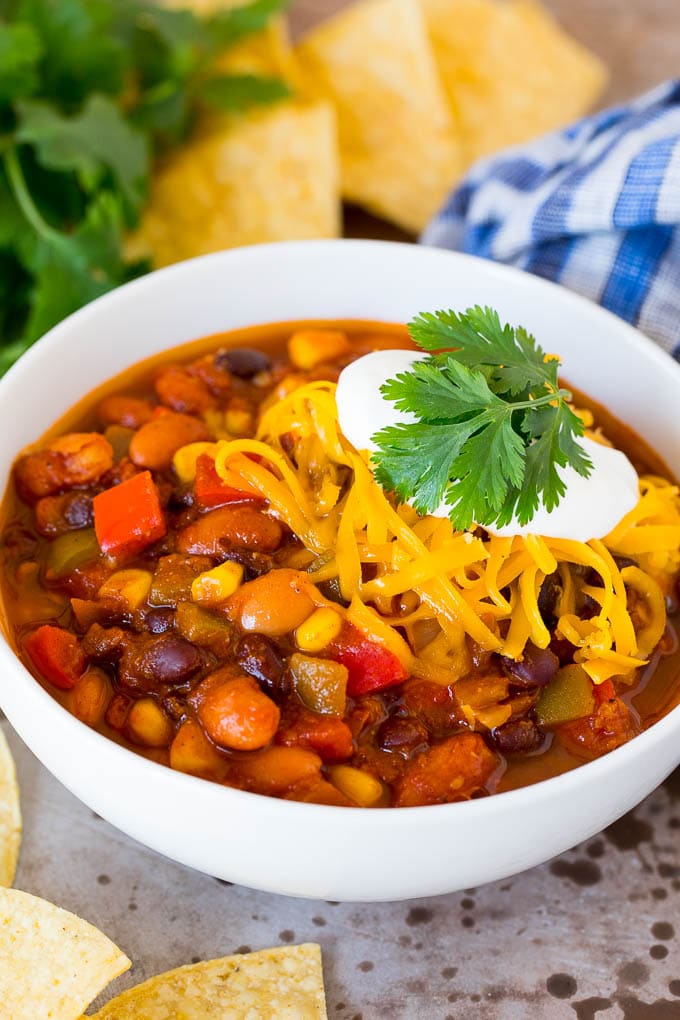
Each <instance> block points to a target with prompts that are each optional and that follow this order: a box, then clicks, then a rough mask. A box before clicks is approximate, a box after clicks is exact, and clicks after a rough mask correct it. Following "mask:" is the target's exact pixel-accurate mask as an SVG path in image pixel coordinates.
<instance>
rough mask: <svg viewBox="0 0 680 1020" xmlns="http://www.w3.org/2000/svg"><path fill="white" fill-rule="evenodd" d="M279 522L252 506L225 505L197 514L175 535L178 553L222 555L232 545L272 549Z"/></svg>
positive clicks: (278, 534)
mask: <svg viewBox="0 0 680 1020" xmlns="http://www.w3.org/2000/svg"><path fill="white" fill-rule="evenodd" d="M281 535H282V531H281V525H280V524H279V522H278V521H275V520H274V519H273V517H268V516H267V515H266V514H264V513H262V512H261V511H260V510H256V509H255V508H254V507H252V506H245V505H239V506H225V507H221V508H220V509H219V510H211V511H210V513H207V514H203V515H202V516H201V517H198V518H197V519H196V520H195V521H194V523H193V524H190V525H189V526H188V527H187V528H185V529H184V530H183V531H181V532H180V533H179V535H178V538H177V547H178V549H179V550H180V552H185V553H192V554H203V555H206V556H223V557H224V556H225V553H226V551H227V550H229V548H230V547H233V546H243V547H245V548H246V549H256V550H258V551H264V552H272V551H273V550H274V549H276V548H277V546H278V545H279V543H280V541H281Z"/></svg>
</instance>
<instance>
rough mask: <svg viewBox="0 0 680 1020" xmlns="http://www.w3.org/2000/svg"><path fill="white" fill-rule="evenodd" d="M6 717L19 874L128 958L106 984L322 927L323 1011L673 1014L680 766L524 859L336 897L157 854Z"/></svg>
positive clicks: (605, 1016)
mask: <svg viewBox="0 0 680 1020" xmlns="http://www.w3.org/2000/svg"><path fill="white" fill-rule="evenodd" d="M3 726H4V727H5V728H6V732H7V735H8V739H9V741H10V745H11V747H12V750H13V752H14V754H15V757H16V761H17V769H18V774H19V782H20V785H21V791H22V798H21V799H22V809H23V813H24V841H23V846H22V854H21V860H20V866H19V872H18V874H17V879H16V885H17V886H18V888H21V889H26V890H28V891H30V892H32V893H35V894H37V895H39V896H43V897H46V898H47V899H50V900H52V901H53V902H55V903H58V904H60V905H61V906H63V907H66V908H67V909H69V910H72V911H74V912H75V913H77V914H80V915H81V916H83V917H85V918H87V920H89V921H91V922H92V923H93V924H96V925H97V926H98V927H100V928H102V929H103V930H104V931H105V932H106V933H107V934H108V935H109V936H110V937H111V938H112V939H114V941H115V942H117V944H118V945H119V946H120V947H121V948H122V949H123V950H124V951H125V952H126V953H127V954H128V956H129V957H130V958H131V959H132V960H133V961H134V967H133V969H132V970H131V971H130V972H129V973H128V974H126V975H124V976H123V977H121V978H119V979H118V980H117V981H116V982H115V983H114V985H112V986H111V989H110V992H111V994H113V993H114V992H116V991H122V990H123V989H124V988H127V987H129V986H131V985H133V984H135V983H137V982H139V981H143V980H144V979H146V978H147V977H150V976H151V975H152V974H155V973H158V972H159V971H162V970H166V969H168V968H170V967H175V966H178V965H179V964H183V963H189V962H191V961H195V960H199V959H209V958H211V957H215V956H221V955H223V954H226V953H233V952H238V951H239V950H240V951H247V950H248V949H260V948H263V947H265V946H271V945H279V944H281V943H286V942H304V941H317V942H319V943H320V944H321V947H322V951H323V960H324V972H325V977H326V989H327V997H328V1015H329V1017H330V1018H331V1020H360V1018H361V1020H377V1018H380V1017H390V1018H393V1020H412V1018H413V1020H415V1018H416V1017H418V1018H427V1020H430V1018H432V1020H446V1018H449V1020H451V1018H453V1020H477V1018H480V1020H525V1018H532V1020H533V1018H540V1020H543V1018H544V1020H553V1018H554V1020H562V1018H564V1020H614V1018H621V1020H676V1018H678V1020H680V945H679V943H678V939H677V937H676V935H675V929H676V928H678V929H680V917H679V916H678V909H679V907H680V841H679V838H678V837H679V833H680V770H678V771H677V772H676V773H675V774H674V776H673V777H671V779H670V780H668V781H667V782H666V783H665V784H664V786H662V787H661V788H660V789H659V790H657V791H656V792H655V793H654V794H652V795H651V796H650V797H649V798H648V799H647V800H646V801H645V802H644V803H643V804H642V805H640V807H639V808H638V809H637V810H636V811H635V812H634V813H633V814H630V815H627V816H625V818H624V819H622V820H621V821H619V822H617V823H616V824H615V825H614V826H612V827H610V829H609V830H607V831H606V832H605V833H604V834H603V835H601V836H598V837H596V838H594V839H591V840H590V841H589V842H588V843H586V844H584V845H582V846H579V847H576V848H575V849H574V850H572V851H570V852H568V853H566V854H564V855H562V857H559V858H557V859H556V860H555V861H552V862H551V863H549V864H545V865H543V866H542V867H540V868H535V869H533V870H532V871H529V872H526V873H524V874H523V875H519V876H516V877H514V878H511V879H508V880H506V881H504V882H499V883H496V884H494V885H489V886H484V887H482V888H479V889H469V890H466V891H465V892H462V893H455V894H452V895H449V896H441V897H436V898H432V899H428V900H415V901H412V902H409V903H381V904H374V905H371V904H361V905H358V904H337V903H328V902H324V901H312V900H295V899H288V898H285V897H280V896H272V895H270V894H267V893H259V892H254V891H252V890H250V889H244V888H239V887H237V886H230V885H227V884H225V883H222V882H218V881H217V880H215V879H213V878H209V877H207V876H205V875H200V874H198V873H197V872H194V871H191V870H190V869H188V868H184V867H182V866H180V865H178V864H174V863H172V862H171V861H167V860H165V859H164V858H162V857H159V856H158V855H157V854H154V853H152V852H151V851H150V850H147V849H145V848H144V847H142V846H140V845H139V844H137V843H135V842H133V841H132V840H130V839H127V838H126V837H125V836H123V835H122V834H121V833H119V832H118V831H117V830H115V829H114V828H112V827H111V826H110V825H108V824H107V823H106V822H105V821H103V820H102V819H100V818H99V817H98V816H95V815H94V814H93V812H92V811H90V810H89V809H88V808H86V807H84V806H83V805H82V804H80V803H79V802H78V801H77V800H76V799H75V798H74V797H72V796H71V794H69V793H68V792H67V791H66V790H65V789H64V788H63V787H62V786H60V784H59V783H57V782H56V780H54V779H53V778H52V777H51V776H50V775H49V774H48V773H47V772H46V771H45V769H43V768H42V766H41V765H40V764H39V763H38V762H37V761H36V759H35V758H34V757H33V755H32V754H31V753H30V751H28V750H27V749H26V747H25V746H24V745H23V744H22V743H21V741H20V740H19V739H18V737H16V735H15V734H14V733H13V732H12V731H11V730H10V728H9V726H8V725H7V724H6V723H3ZM178 824H181V819H178ZM262 838H263V839H266V838H267V834H266V833H263V834H262ZM1 1015H2V1010H1V1006H0V1016H1ZM36 1020H41V1018H36ZM140 1020H143V1018H140Z"/></svg>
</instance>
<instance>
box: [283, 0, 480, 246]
mask: <svg viewBox="0 0 680 1020" xmlns="http://www.w3.org/2000/svg"><path fill="white" fill-rule="evenodd" d="M295 53H296V56H297V58H298V63H299V66H300V74H301V80H302V82H303V86H304V89H305V91H306V92H307V93H308V94H309V95H312V96H316V97H319V98H327V99H330V100H331V101H332V102H333V104H334V106H335V109H336V113H337V117H338V131H339V138H340V159H341V168H342V190H343V194H344V196H345V198H347V199H349V200H350V201H352V202H357V203H358V204H359V205H363V206H366V207H367V208H368V209H370V210H371V211H372V212H375V213H377V214H378V215H380V216H384V217H386V218H387V219H389V220H392V221H393V222H394V223H397V224H399V225H400V226H402V227H405V228H406V229H407V230H411V231H413V232H416V231H419V230H420V229H421V228H422V227H423V226H424V225H425V224H426V223H427V221H428V220H429V219H430V217H431V216H432V215H433V214H434V213H435V212H436V211H437V209H438V208H439V206H440V205H441V203H442V202H443V200H444V198H445V197H446V195H447V194H448V192H449V190H450V189H451V187H452V185H453V184H454V183H455V181H456V178H457V177H458V175H459V172H460V169H461V156H460V147H459V144H458V140H457V137H456V129H455V125H454V123H453V118H452V116H451V113H450V111H449V109H448V104H447V101H446V96H445V93H444V90H443V87H442V84H441V82H440V79H439V76H438V73H437V69H436V67H435V63H434V59H433V56H432V51H431V48H430V44H429V41H428V37H427V32H426V28H425V23H424V19H423V16H422V12H421V10H420V8H419V6H418V4H417V2H416V0H360V2H359V3H356V4H353V5H352V6H351V7H349V8H347V10H344V11H341V12H340V13H339V14H337V15H336V16H335V17H333V18H331V19H329V20H328V21H326V22H324V23H323V24H322V25H320V26H319V27H318V28H314V29H313V30H312V31H311V32H309V33H308V35H306V36H305V37H304V39H303V40H302V41H301V43H300V44H299V45H298V47H297V48H296V51H295Z"/></svg>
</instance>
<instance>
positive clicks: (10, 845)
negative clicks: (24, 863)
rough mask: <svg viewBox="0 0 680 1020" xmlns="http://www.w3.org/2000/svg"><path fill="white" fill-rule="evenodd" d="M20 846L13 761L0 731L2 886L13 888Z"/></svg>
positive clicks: (17, 800) (19, 812) (15, 776)
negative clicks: (11, 886)
mask: <svg viewBox="0 0 680 1020" xmlns="http://www.w3.org/2000/svg"><path fill="white" fill-rule="evenodd" d="M20 844H21V809H20V807H19V786H18V784H17V775H16V769H15V768H14V759H13V758H12V752H11V751H10V749H9V746H8V744H7V741H6V740H5V734H4V733H3V732H2V730H0V886H3V885H11V884H12V882H13V881H14V875H15V872H16V870H17V861H18V859H19V846H20Z"/></svg>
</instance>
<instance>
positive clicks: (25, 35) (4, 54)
mask: <svg viewBox="0 0 680 1020" xmlns="http://www.w3.org/2000/svg"><path fill="white" fill-rule="evenodd" d="M42 53H43V48H42V44H41V42H40V39H39V38H38V36H37V35H36V33H35V31H34V29H33V28H32V27H31V26H30V25H3V24H1V23H0V103H4V102H7V101H8V100H13V99H16V98H18V97H19V96H30V95H31V94H32V93H33V92H35V90H36V89H37V87H38V81H39V78H38V62H39V60H40V58H41V56H42Z"/></svg>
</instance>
